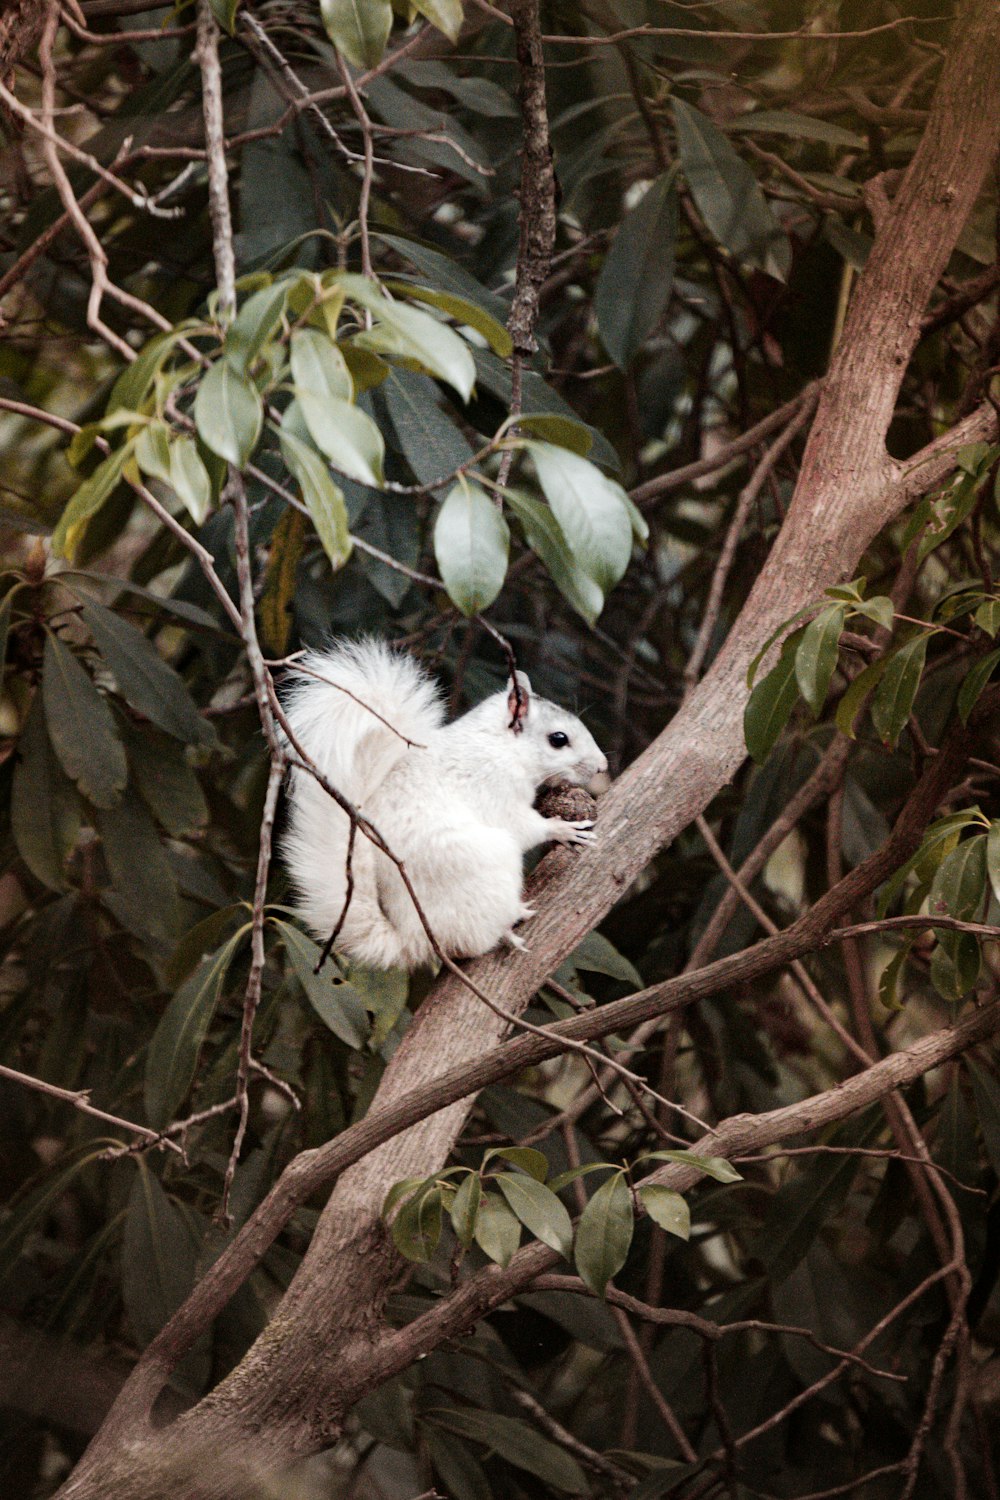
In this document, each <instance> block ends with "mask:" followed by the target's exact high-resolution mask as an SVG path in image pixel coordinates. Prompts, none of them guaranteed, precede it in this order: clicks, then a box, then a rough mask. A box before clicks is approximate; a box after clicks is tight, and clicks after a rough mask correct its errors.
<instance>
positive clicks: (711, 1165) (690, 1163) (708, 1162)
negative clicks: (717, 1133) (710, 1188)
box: [638, 1151, 743, 1182]
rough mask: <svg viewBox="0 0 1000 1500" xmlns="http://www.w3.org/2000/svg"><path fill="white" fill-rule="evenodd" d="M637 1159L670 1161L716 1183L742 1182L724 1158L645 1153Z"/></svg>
mask: <svg viewBox="0 0 1000 1500" xmlns="http://www.w3.org/2000/svg"><path fill="white" fill-rule="evenodd" d="M638 1159H639V1161H672V1162H676V1163H677V1164H678V1165H679V1166H682V1167H695V1168H696V1169H697V1170H698V1171H699V1172H704V1173H705V1176H706V1177H714V1178H715V1180H716V1182H742V1181H743V1178H742V1177H741V1176H740V1174H739V1172H737V1170H736V1168H735V1167H734V1166H733V1164H732V1162H730V1161H727V1160H726V1158H725V1157H724V1156H698V1155H697V1154H696V1153H695V1152H694V1151H646V1152H644V1153H643V1155H642V1156H640V1157H639V1158H638Z"/></svg>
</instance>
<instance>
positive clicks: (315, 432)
mask: <svg viewBox="0 0 1000 1500" xmlns="http://www.w3.org/2000/svg"><path fill="white" fill-rule="evenodd" d="M295 394H296V396H297V398H298V400H297V403H296V404H297V405H298V407H299V409H300V410H301V412H302V416H303V418H304V420H305V424H306V427H307V428H308V430H309V436H310V437H311V438H312V440H313V442H314V443H315V444H316V446H317V448H319V450H320V452H322V453H325V454H326V456H327V458H328V459H329V460H330V462H331V463H332V464H333V466H334V468H335V469H338V470H339V471H340V472H341V473H342V474H346V475H347V477H348V479H356V480H358V481H359V482H360V483H361V484H372V485H375V486H376V487H377V488H381V486H382V484H383V482H384V481H383V476H382V465H383V462H384V460H385V442H384V441H383V438H382V434H381V432H379V430H378V428H377V427H376V426H375V423H374V422H373V421H372V419H371V417H369V416H368V414H367V413H366V412H363V411H361V410H359V408H358V407H356V406H354V405H352V404H351V402H350V401H341V400H338V399H336V398H334V397H332V396H315V395H313V394H312V392H311V391H300V390H299V389H298V388H296V392H295ZM292 411H293V409H292V407H289V408H288V411H286V412H285V416H284V421H283V424H282V429H281V430H282V433H283V434H285V433H286V432H288V431H289V430H290V427H291V424H292V421H293V420H294V418H293V415H292Z"/></svg>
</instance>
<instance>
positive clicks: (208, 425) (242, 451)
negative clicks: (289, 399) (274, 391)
mask: <svg viewBox="0 0 1000 1500" xmlns="http://www.w3.org/2000/svg"><path fill="white" fill-rule="evenodd" d="M194 420H195V425H196V427H197V428H198V436H199V437H200V438H201V440H202V442H203V443H204V444H205V447H206V448H208V449H210V450H211V452H212V453H216V454H218V456H219V458H224V459H225V460H226V462H227V463H231V464H234V465H235V466H236V468H238V469H242V468H243V466H244V465H245V464H246V462H247V461H248V459H249V458H250V455H251V454H252V453H253V451H254V449H255V448H256V446H257V443H258V440H259V438H260V434H261V428H262V427H263V424H264V404H263V402H262V401H261V398H260V392H259V391H258V390H257V387H256V386H255V385H253V384H252V383H251V382H250V381H248V380H244V379H243V378H242V377H241V376H240V375H239V373H238V372H237V370H236V368H235V367H234V366H233V365H232V364H231V363H230V362H229V360H227V359H219V360H216V362H215V364H214V365H212V367H211V369H210V370H209V371H208V372H207V374H205V375H203V376H202V378H201V381H200V382H199V385H198V394H197V395H196V396H195V398H194Z"/></svg>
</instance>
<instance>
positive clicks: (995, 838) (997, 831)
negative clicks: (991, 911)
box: [986, 822, 1000, 901]
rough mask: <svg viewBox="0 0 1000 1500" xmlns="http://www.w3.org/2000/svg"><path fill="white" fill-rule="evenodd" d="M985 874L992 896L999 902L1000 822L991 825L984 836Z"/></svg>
mask: <svg viewBox="0 0 1000 1500" xmlns="http://www.w3.org/2000/svg"><path fill="white" fill-rule="evenodd" d="M986 874H987V876H988V878H989V882H990V885H991V886H992V888H993V895H994V896H995V897H996V899H997V901H1000V822H993V823H991V824H990V831H989V833H988V834H987V835H986Z"/></svg>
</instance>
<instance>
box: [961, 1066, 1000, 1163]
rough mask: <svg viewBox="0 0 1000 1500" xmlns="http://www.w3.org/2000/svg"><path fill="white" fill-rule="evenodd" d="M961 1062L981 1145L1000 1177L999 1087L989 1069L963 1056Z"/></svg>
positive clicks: (994, 1075)
mask: <svg viewBox="0 0 1000 1500" xmlns="http://www.w3.org/2000/svg"><path fill="white" fill-rule="evenodd" d="M962 1061H963V1062H964V1063H965V1066H966V1068H967V1069H968V1070H969V1077H970V1078H971V1079H972V1095H973V1098H974V1099H975V1101H976V1114H977V1115H978V1116H979V1128H980V1130H981V1131H982V1133H983V1145H984V1146H985V1147H986V1154H987V1156H988V1157H989V1160H990V1165H991V1166H992V1168H993V1171H994V1172H995V1174H996V1175H997V1177H1000V1087H998V1084H997V1077H996V1074H995V1073H994V1072H992V1071H991V1070H990V1069H989V1068H984V1067H983V1065H982V1063H979V1062H977V1061H976V1060H975V1058H973V1057H970V1056H969V1055H968V1053H966V1054H965V1056H964V1057H963V1059H962Z"/></svg>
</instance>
